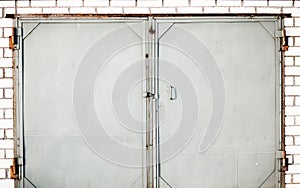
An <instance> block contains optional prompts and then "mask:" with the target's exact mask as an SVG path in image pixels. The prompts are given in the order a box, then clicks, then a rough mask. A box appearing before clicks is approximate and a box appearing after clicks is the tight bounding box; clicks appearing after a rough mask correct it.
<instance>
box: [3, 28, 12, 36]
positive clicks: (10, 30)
mask: <svg viewBox="0 0 300 188" xmlns="http://www.w3.org/2000/svg"><path fill="white" fill-rule="evenodd" d="M9 36H12V29H11V28H4V37H9Z"/></svg>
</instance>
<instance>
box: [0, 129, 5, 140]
mask: <svg viewBox="0 0 300 188" xmlns="http://www.w3.org/2000/svg"><path fill="white" fill-rule="evenodd" d="M3 138H5V137H4V129H0V139H3Z"/></svg>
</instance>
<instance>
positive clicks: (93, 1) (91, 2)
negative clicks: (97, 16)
mask: <svg viewBox="0 0 300 188" xmlns="http://www.w3.org/2000/svg"><path fill="white" fill-rule="evenodd" d="M83 3H84V6H85V7H88V6H93V7H101V6H109V1H108V0H85V1H84V2H83Z"/></svg>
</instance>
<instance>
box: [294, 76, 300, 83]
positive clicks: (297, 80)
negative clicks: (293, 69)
mask: <svg viewBox="0 0 300 188" xmlns="http://www.w3.org/2000/svg"><path fill="white" fill-rule="evenodd" d="M295 85H300V77H298V76H296V77H295Z"/></svg>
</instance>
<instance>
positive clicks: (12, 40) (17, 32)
mask: <svg viewBox="0 0 300 188" xmlns="http://www.w3.org/2000/svg"><path fill="white" fill-rule="evenodd" d="M21 36H22V28H17V27H15V28H13V35H12V36H10V37H9V49H11V50H19V49H20V37H21Z"/></svg>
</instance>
